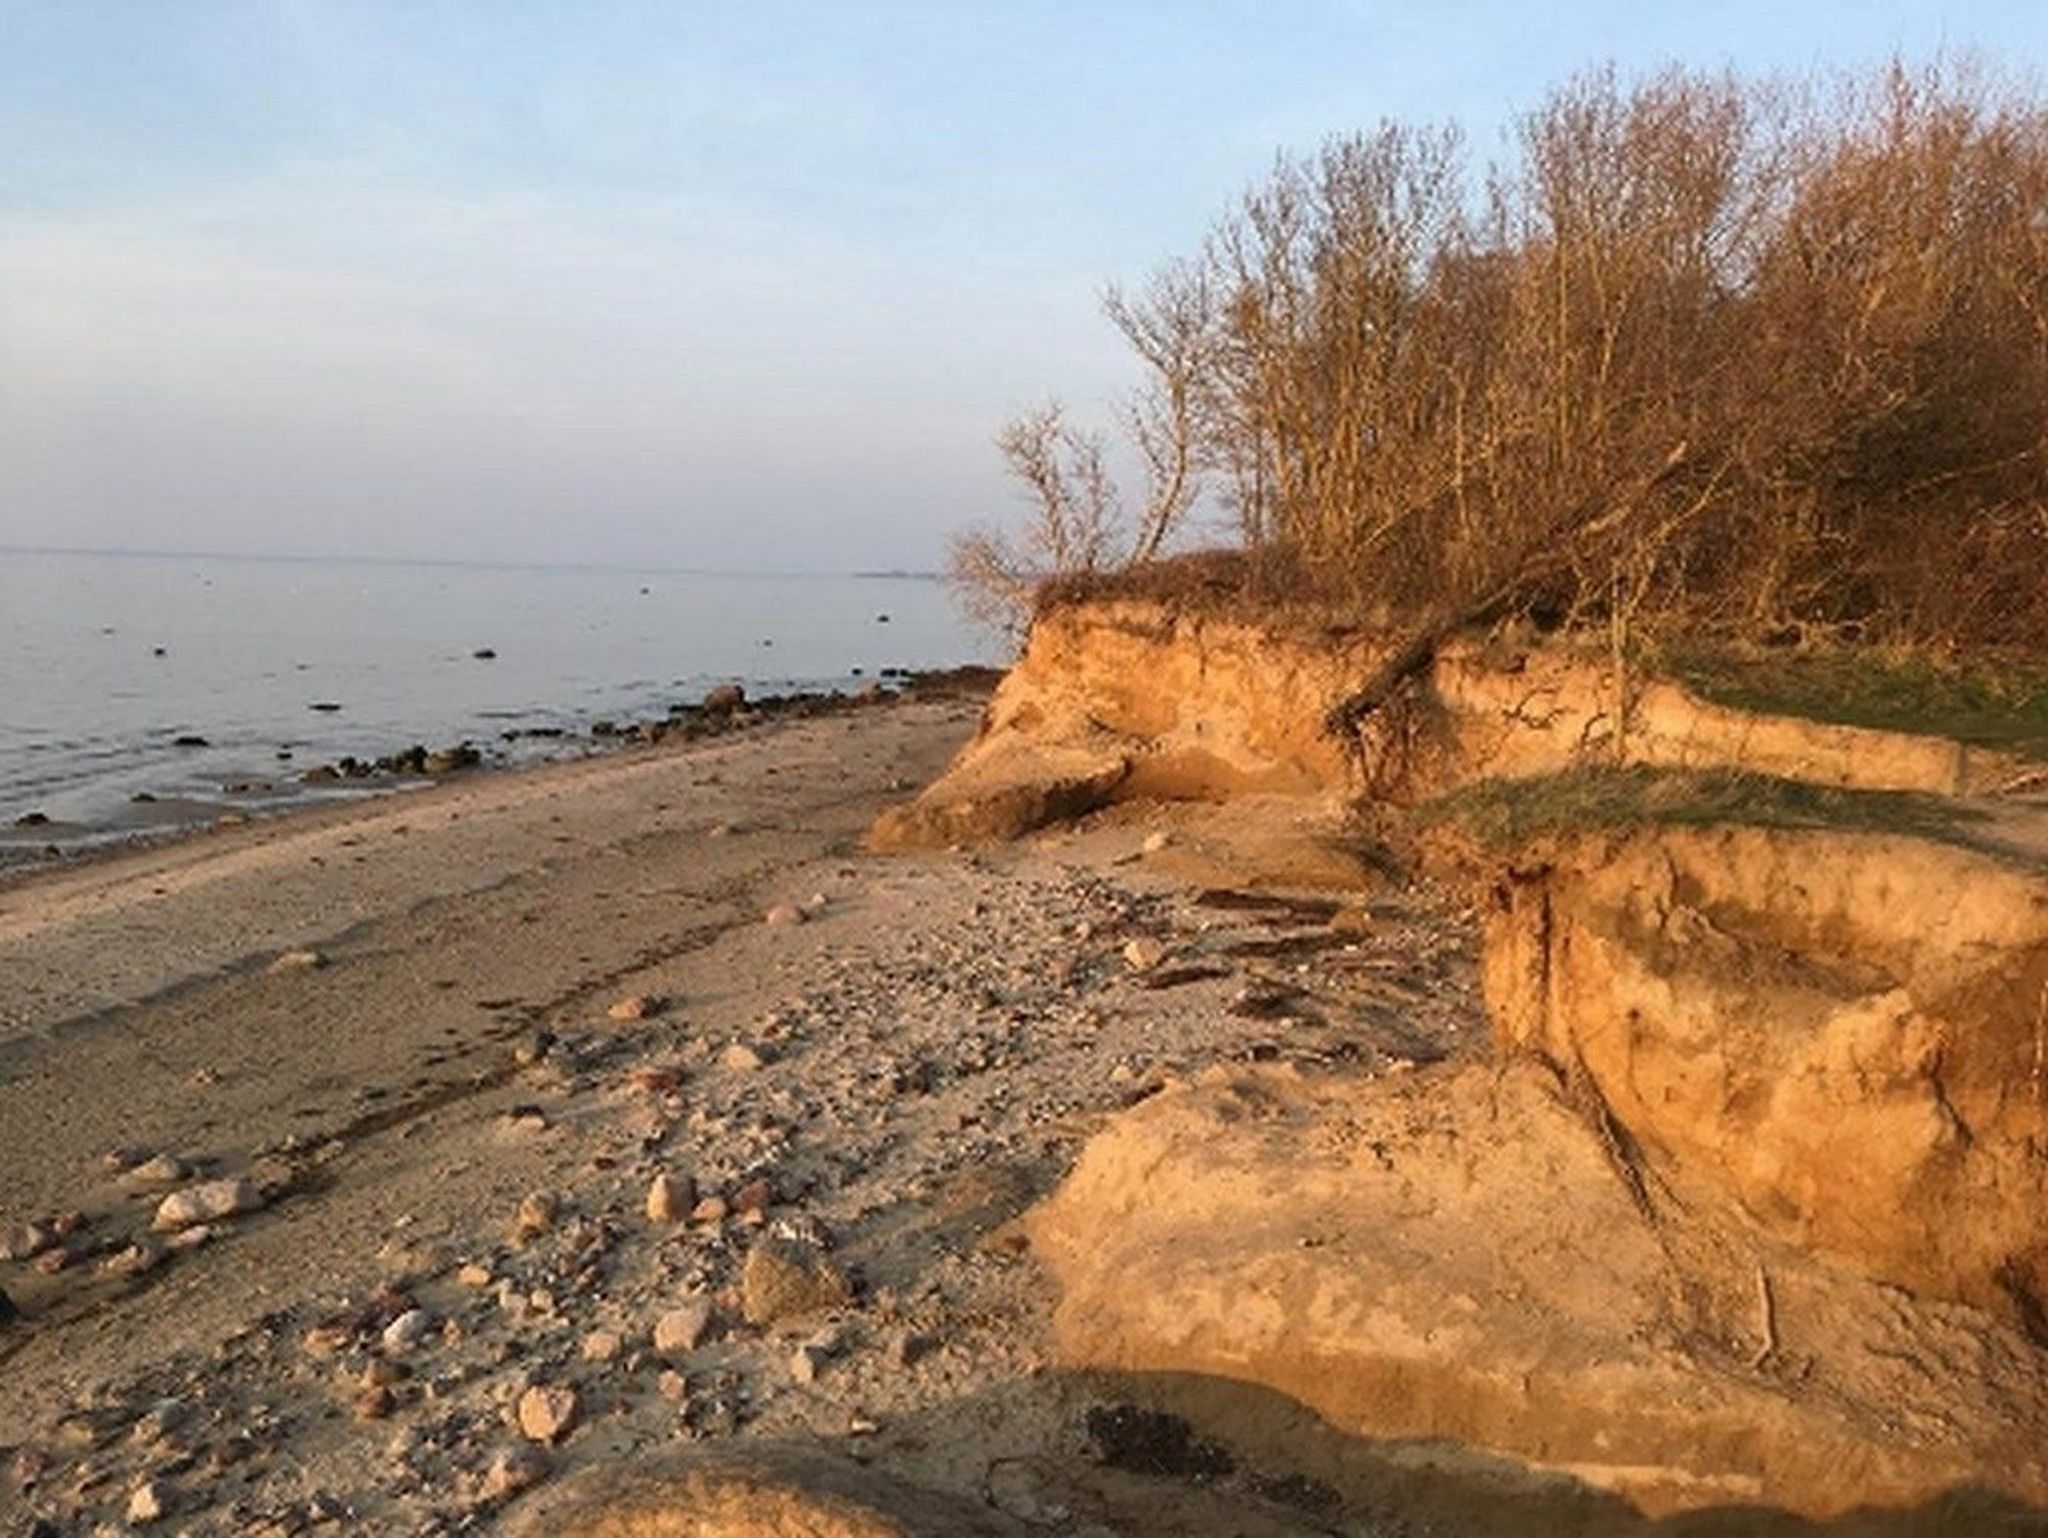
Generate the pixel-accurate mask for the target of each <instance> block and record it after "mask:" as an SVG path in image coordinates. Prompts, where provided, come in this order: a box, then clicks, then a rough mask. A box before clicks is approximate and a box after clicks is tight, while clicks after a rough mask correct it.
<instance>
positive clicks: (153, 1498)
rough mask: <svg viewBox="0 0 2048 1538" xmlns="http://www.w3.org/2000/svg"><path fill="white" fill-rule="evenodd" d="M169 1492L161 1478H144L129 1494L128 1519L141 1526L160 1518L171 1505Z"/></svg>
mask: <svg viewBox="0 0 2048 1538" xmlns="http://www.w3.org/2000/svg"><path fill="white" fill-rule="evenodd" d="M168 1494H169V1492H167V1491H166V1490H165V1488H164V1485H163V1482H162V1481H161V1480H156V1479H149V1480H144V1481H143V1482H142V1483H141V1484H139V1485H137V1486H136V1487H135V1488H134V1489H133V1490H132V1491H130V1492H129V1495H128V1520H129V1521H130V1522H133V1523H135V1524H136V1525H137V1526H141V1525H142V1524H144V1523H147V1522H155V1521H157V1520H159V1519H160V1518H161V1517H162V1516H163V1514H164V1511H165V1509H166V1508H167V1506H168V1505H169V1499H168Z"/></svg>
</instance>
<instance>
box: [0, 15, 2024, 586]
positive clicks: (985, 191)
mask: <svg viewBox="0 0 2048 1538" xmlns="http://www.w3.org/2000/svg"><path fill="white" fill-rule="evenodd" d="M1938 50H1947V51H1949V52H1951V53H1955V52H1976V53H1979V54H1981V55H1982V56H1984V57H1985V58H1987V59H1989V60H1991V61H1993V62H1994V63H1998V64H2001V65H2004V66H2007V67H2011V68H2016V69H2019V70H2021V71H2030V72H2034V73H2037V74H2038V73H2040V72H2041V71H2042V70H2043V67H2044V66H2048V4H2043V3H2041V0H2011V3H2004V0H1980V3H1976V4H1962V3H1954V4H1939V3H1903V0H1864V3H1857V4H1853V5H1852V4H1848V3H1845V0H1834V3H1827V4H1804V3H1798V0H1770V3H1761V0H1716V3H1711V4H1709V3H1702V0H1684V3H1669V4H1667V3H1663V0H1655V3H1651V0H1637V3H1625V0H1611V3H1607V4H1591V3H1582V0H1545V3H1542V4H1534V3H1530V0H1515V3H1493V0H1487V3H1460V0H1410V3H1405V4H1383V3H1368V0H1302V3H1295V4H1290V3H1287V0H1264V3H1226V0H1183V3H1167V0H1148V3H1137V0H1096V3H1093V4H1068V3H1021V0H1020V3H1004V4H997V3H993V0H991V3H985V4H981V3H968V0H960V3H954V4H934V3H866V0H824V3H815V4H803V5H791V4H775V3H772V0H749V3H740V4H729V5H724V4H721V5H713V4H698V3H685V0H670V3H665V4H642V3H628V0H562V3H540V0H488V3H477V4H461V3H455V0H404V3H377V0H242V3H211V0H153V3H145V0H49V3H28V0H0V546H17V547H20V546H34V547H65V548H87V549H109V550H177V551H208V552H214V551H218V552H237V553H253V554H290V555H352V556H369V557H378V558H394V559H408V558H421V559H456V560H503V561H517V562H541V563H557V562H560V563H592V564H618V565H627V566H655V567H666V566H680V567H694V568H700V569H703V568H708V569H717V570H769V571H827V570H862V569H891V568H910V569H921V568H928V567H931V566H934V565H936V564H938V562H939V561H940V559H941V554H942V550H943V547H944V542H945V539H946V536H947V535H948V533H949V532H951V531H953V530H955V529H958V528H960V527H962V526H965V525H968V524H973V523H978V522H984V521H988V520H991V519H999V518H1001V517H1003V516H1005V515H1006V514H1007V513H1010V512H1012V511H1014V510H1016V509H1017V507H1018V501H1017V494H1016V493H1015V491H1014V490H1013V489H1012V488H1011V486H1010V485H1009V484H1008V483H1007V481H1006V480H1005V478H1004V476H1003V474H1002V471H1001V467H1000V463H999V461H998V458H997V456H996V454H995V451H994V449H993V447H992V443H991V439H992V437H993V435H994V433H995V431H996V430H997V428H998V427H999V426H1000V425H1001V423H1002V422H1003V420H1004V419H1006V418H1007V417H1009V416H1010V415H1012V414H1014V413H1015V412H1017V411H1019V410H1021V409H1024V408H1027V407H1030V406H1033V405H1035V404H1037V403H1039V402H1041V401H1043V400H1045V399H1047V398H1048V397H1052V396H1058V397H1060V398H1062V399H1063V400H1065V401H1066V402H1067V403H1068V404H1069V406H1070V407H1071V409H1072V410H1073V412H1074V413H1075V415H1076V416H1077V417H1078V418H1080V419H1081V420H1083V421H1084V422H1086V421H1097V422H1106V421H1107V420H1109V411H1110V403H1111V402H1112V401H1113V400H1114V399H1115V398H1116V396H1117V395H1118V394H1119V393H1120V392H1121V391H1123V390H1125V389H1127V388H1128V387H1129V386H1130V385H1131V384H1132V383H1133V382H1134V381H1135V371H1134V370H1133V368H1132V366H1131V364H1130V363H1129V361H1128V359H1127V357H1126V355H1125V353H1124V351H1123V348H1122V344H1121V342H1120V341H1119V339H1118V338H1117V336H1116V335H1115V333H1114V331H1113V330H1112V328H1111V327H1110V326H1109V325H1108V323H1107V322H1106V321H1105V320H1104V319H1103V318H1102V316H1101V311H1100V299H1101V294H1102V290H1103V288H1104V286H1105V285H1106V284H1109V283H1111V282H1124V283H1133V282H1138V281H1142V279H1143V277H1144V276H1145V274H1146V273H1147V272H1148V271H1149V270H1151V269H1152V268H1153V267H1155V266H1156V265H1158V264H1159V263H1160V262H1162V261H1164V260H1166V259H1168V258H1170V257H1172V256H1175V255H1177V254H1180V253H1183V252H1187V251H1190V250H1192V249H1193V248H1194V247H1195V245H1196V244H1197V243H1198V242H1199V240H1200V238H1201V235H1202V233H1203V231H1204V230H1205V229H1206V228H1207V227H1208V225H1209V224H1210V223H1211V221H1212V220H1213V219H1214V218H1215V217H1216V216H1217V215H1218V214H1219V213H1220V212H1222V210H1223V209H1224V208H1225V206H1226V205H1227V204H1228V203H1229V201H1230V200H1231V199H1232V197H1233V196H1235V195H1236V194H1237V193H1239V192H1240V191H1242V190H1243V189H1244V188H1245V187H1246V186H1248V185H1249V184H1250V183H1251V182H1253V181H1254V180H1255V179H1257V177H1258V176H1259V175H1260V173H1261V172H1262V170H1263V169H1264V168H1266V167H1268V166H1269V165H1270V164H1271V163H1272V159H1273V157H1274V155H1275V154H1276V153H1277V152H1280V151H1282V150H1306V149H1311V148H1313V147H1314V146H1315V145H1316V144H1317V143H1318V142H1319V141H1320V140H1321V139H1322V138H1323V137H1325V136H1326V135H1328V134H1331V133H1335V132H1341V131H1346V130H1350V129H1357V128H1365V127H1369V126H1371V125H1372V124H1374V123H1377V122H1378V121H1380V120H1382V119H1384V118H1400V119H1409V120H1420V121H1441V120H1444V119H1447V118H1455V119H1457V120H1459V121H1460V122H1462V123H1463V124H1464V125H1465V127H1466V129H1467V131H1468V133H1469V134H1470V136H1471V138H1472V140H1473V142H1474V144H1475V146H1477V147H1478V148H1479V149H1481V150H1482V151H1483V150H1488V149H1490V148H1491V147H1492V146H1493V145H1495V144H1496V143H1497V142H1498V140H1499V136H1500V134H1501V132H1502V131H1503V127H1504V125H1505V124H1506V123H1507V122H1508V121H1509V120H1510V119H1511V117H1512V115H1513V114H1514V113H1515V112H1516V111H1518V110H1522V109H1526V108H1528V107H1530V106H1532V105H1533V104H1534V103H1535V102H1536V101H1537V100H1538V99H1539V98H1540V97H1541V95H1542V94H1543V92H1544V91H1545V89H1546V88H1547V87H1549V86H1550V85H1552V84H1555V83H1556V82H1558V81H1559V80H1560V79H1562V78H1563V77H1565V76H1567V75H1569V74H1570V73H1572V72H1573V71H1574V70H1577V69H1579V68H1582V67H1585V66H1588V65H1594V64H1599V63H1603V62H1606V61H1609V60H1612V61H1614V62H1616V63H1617V64H1619V65H1620V66H1621V67H1622V69H1623V70H1624V71H1634V70H1637V69H1651V68H1655V67H1658V66H1660V65H1662V64H1664V63H1667V62H1671V61H1674V60H1675V61H1680V62H1685V63H1690V64H1696V65H1704V66H1713V67H1718V66H1722V65H1734V66H1736V67H1738V68H1742V69H1745V70H1753V71H1759V72H1762V71H1772V70H1791V71H1804V70H1808V69H1811V68H1814V67H1816V66H1844V65H1846V66H1854V65H1859V64H1867V63H1873V62H1877V61H1881V60H1882V59H1884V58H1885V57H1887V56H1888V55H1890V54H1892V53H1894V52H1902V53H1904V54H1906V55H1907V56H1909V57H1916V58H1918V57H1925V56H1928V55H1930V54H1932V53H1934V52H1936V51H1938Z"/></svg>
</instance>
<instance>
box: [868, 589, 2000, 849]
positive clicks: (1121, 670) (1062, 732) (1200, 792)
mask: <svg viewBox="0 0 2048 1538" xmlns="http://www.w3.org/2000/svg"><path fill="white" fill-rule="evenodd" d="M1391 650H1392V643H1391V642H1390V640H1389V639H1388V638H1387V637H1382V636H1371V635H1365V634H1363V633H1359V632H1305V631H1291V630H1286V629H1278V628H1270V627H1263V626H1260V625H1257V624H1254V623H1250V622H1247V621H1243V620H1236V619H1225V618H1213V617H1207V616H1203V615H1200V614H1196V613H1192V612H1188V611H1186V610H1183V609H1178V608H1175V607H1173V606H1171V605H1168V604H1162V603H1159V602H1156V601H1151V600H1134V599H1127V600H1115V601H1103V602H1097V603H1087V604H1074V605H1068V606H1064V607H1060V608H1056V609H1054V610H1052V611H1051V612H1049V613H1047V614H1045V615H1044V616H1042V617H1041V618H1040V619H1039V620H1038V622H1037V623H1036V624H1035V625H1033V627H1032V630H1031V635H1030V639H1029V642H1028V644H1027V645H1026V647H1025V651H1024V655H1023V656H1022V657H1021V658H1019V659H1018V662H1017V664H1016V666H1015V667H1014V668H1012V669H1011V671H1010V673H1009V675H1008V676H1007V677H1006V678H1005V679H1004V680H1003V683H1002V686H1001V687H1000V688H999V689H998V690H997V691H996V695H995V698H994V699H993V700H992V701H991V702H990V705H989V707H988V711H987V714H986V715H985V716H984V718H983V721H982V726H981V730H980V732H979V733H978V734H977V735H976V737H975V739H974V740H973V741H972V742H971V743H969V744H968V746H967V747H966V748H965V749H963V750H962V752H961V753H960V755H959V757H958V758H957V759H956V760H955V761H954V763H953V765H952V767H951V768H950V769H949V770H948V771H947V773H946V774H945V775H944V776H943V777H942V778H941V779H940V780H939V781H938V782H937V783H935V784H934V785H932V786H931V787H929V788H928V789H927V790H926V791H925V792H924V793H923V794H922V795H920V796H918V797H917V799H916V800H915V801H913V802H912V803H910V804H909V805H907V806H904V807H899V808H896V809H894V810H892V811H891V812H889V813H888V814H887V815H885V816H884V817H883V818H882V820H881V822H880V823H879V824H878V825H877V826H876V828H875V831H874V836H873V842H874V843H875V845H876V846H877V847H880V848H904V847H911V846H919V845H923V846H944V845H948V844H956V843H973V842H983V841H996V840H1001V839H1006V838H1014V837H1016V836H1017V835H1019V834H1021V833H1024V832H1028V831H1030V830H1031V829H1032V828H1034V827H1038V826H1041V825H1043V824H1045V823H1048V822H1054V821H1060V820H1064V819H1067V818H1072V817H1076V816H1079V815H1082V814H1084V813H1086V812H1088V811H1092V810H1094V809H1095V808H1097V807H1100V806H1103V805H1106V804H1108V803H1109V802H1112V801H1116V800H1123V799H1127V798H1139V797H1161V798H1167V799H1219V800H1220V799H1224V798H1227V797H1231V796H1238V795H1244V794H1253V793H1257V794H1275V793H1278V794H1292V795H1300V796H1304V797H1325V798H1332V799H1335V800H1340V801H1341V800H1348V799H1355V798H1357V797H1360V796H1364V795H1368V794H1369V795H1372V796H1375V797H1380V798H1385V799H1391V800H1396V801H1413V800H1417V799H1422V798H1425V797H1428V796H1432V795H1437V794H1440V793H1442V792H1444V791H1446V790H1449V789H1452V788H1454V787H1456V786H1458V785H1461V784H1466V783H1469V782H1471V781H1474V780H1478V779H1484V778H1488V777H1496V776H1509V777H1524V776H1530V775H1540V774H1555V773H1558V772H1560V771H1562V770H1565V769H1570V768H1574V767H1579V766H1583V765H1587V764H1642V765H1650V766H1655V767H1666V768H1687V769H1704V768H1736V769H1745V770H1752V771H1755V772H1758V773H1764V774H1774V775H1782V776H1785V777H1788V778H1793V779H1803V780H1810V781H1813V782H1815V783H1818V784H1825V785H1835V786H1843V787H1848V788H1851V789H1861V790H1913V791H1925V792H1931V793H1934V794H1940V795H1949V794H1956V793H1960V792H1964V791H1969V790H1974V789H1978V788H1981V787H1983V786H1984V785H1986V784H1990V783H1994V782H1996V781H1998V780H1999V779H2000V778H2001V777H2002V776H2005V775H2008V774H2009V773H2010V772H2011V766H2010V765H2009V764H2007V763H2006V761H2005V760H2004V759H2002V758H2000V757H1998V756H1997V755H1987V754H1984V753H1980V752H1974V751H1972V750H1970V749H1968V748H1965V747H1963V746H1961V745H1960V744H1957V743H1953V742H1949V741H1946V740H1944V739H1941V738H1935V737H1923V736H1915V735H1912V734H1909V733H1902V732H1880V731H1869V730H1865V729H1862V728H1858V727H1849V726H1832V725H1826V724H1822V723H1818V722H1813V721H1806V720H1799V719H1796V718H1792V717H1783V716H1763V715H1756V714H1751V713H1747V712H1742V711H1736V710H1730V709H1726V708H1724V707H1722V706H1718V705H1713V704H1710V703H1708V702H1705V701H1703V700H1700V699H1698V698H1697V697H1695V696H1694V695H1692V694H1690V693H1688V692H1687V691H1686V690H1684V689H1682V688H1680V687H1678V686H1677V685H1675V684H1672V683H1669V682H1661V681H1657V680H1654V679H1652V680H1643V679H1636V680H1632V681H1631V685H1630V689H1629V693H1628V697H1627V704H1626V708H1625V710H1624V709H1623V707H1622V705H1621V703H1620V696H1619V695H1618V694H1617V692H1616V689H1615V685H1614V680H1613V677H1612V674H1611V673H1610V671H1609V670H1608V669H1607V668H1606V667H1605V666H1604V665H1603V663H1602V661H1601V659H1599V658H1598V657H1596V656H1593V655H1591V654H1589V653H1582V652H1573V651H1567V650H1562V649H1557V648H1532V649H1520V650H1517V649H1511V648H1502V647H1497V646H1481V645H1477V644H1460V645H1454V646H1450V647H1447V648H1446V649H1445V650H1444V651H1443V652H1442V653H1441V654H1440V655H1439V656H1438V657H1437V659H1436V660H1435V662H1434V663H1433V664H1432V666H1431V667H1430V669H1429V670H1428V672H1427V673H1426V674H1425V675H1424V676H1423V677H1422V679H1421V680H1420V687H1419V688H1418V689H1417V690H1416V691H1415V692H1414V694H1413V695H1412V696H1411V697H1409V698H1407V699H1405V700H1404V701H1403V702H1402V703H1401V704H1400V706H1399V707H1398V708H1394V709H1390V710H1387V711H1385V712H1382V713H1380V714H1379V715H1376V716H1375V717H1373V718H1371V719H1370V720H1369V721H1368V723H1367V726H1366V728H1365V730H1364V732H1363V734H1362V735H1361V736H1359V737H1357V738H1355V739H1348V738H1345V737H1342V736H1339V735H1337V734H1334V733H1333V732H1332V731H1331V730H1330V729H1329V728H1328V726H1327V725H1326V722H1327V718H1328V717H1329V715H1330V712H1331V710H1332V709H1333V708H1334V707H1336V706H1337V705H1339V704H1341V703H1342V702H1343V701H1344V700H1345V699H1347V698H1348V697H1349V696H1351V695H1352V694H1353V693H1354V692H1356V691H1357V690H1358V689H1359V688H1360V687H1361V686H1362V685H1363V684H1364V683H1365V682H1366V681H1367V680H1368V679H1370V678H1371V677H1372V676H1373V674H1374V672H1375V671H1376V670H1377V669H1378V667H1379V666H1380V665H1381V664H1382V663H1383V662H1384V661H1385V659H1386V658H1387V656H1388V655H1389V654H1390V652H1391ZM1617 721H1621V722H1622V725H1621V728H1620V730H1619V731H1617V729H1616V722H1617Z"/></svg>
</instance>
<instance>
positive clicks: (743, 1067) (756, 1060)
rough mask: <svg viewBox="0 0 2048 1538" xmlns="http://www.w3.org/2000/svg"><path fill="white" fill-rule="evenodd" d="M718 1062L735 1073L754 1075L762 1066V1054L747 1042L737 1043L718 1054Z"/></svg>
mask: <svg viewBox="0 0 2048 1538" xmlns="http://www.w3.org/2000/svg"><path fill="white" fill-rule="evenodd" d="M718 1061H719V1062H720V1063H721V1064H722V1065H723V1066H725V1067H727V1068H730V1069H731V1070H732V1071H733V1072H735V1073H752V1072H753V1071H754V1070H755V1069H756V1068H759V1067H760V1066H761V1062H762V1058H761V1054H760V1053H759V1052H758V1051H756V1050H755V1049H754V1048H752V1047H750V1046H748V1045H747V1044H746V1043H745V1042H742V1041H736V1042H734V1043H733V1044H732V1045H731V1046H729V1047H727V1048H726V1049H725V1050H724V1051H723V1052H721V1053H719V1054H718Z"/></svg>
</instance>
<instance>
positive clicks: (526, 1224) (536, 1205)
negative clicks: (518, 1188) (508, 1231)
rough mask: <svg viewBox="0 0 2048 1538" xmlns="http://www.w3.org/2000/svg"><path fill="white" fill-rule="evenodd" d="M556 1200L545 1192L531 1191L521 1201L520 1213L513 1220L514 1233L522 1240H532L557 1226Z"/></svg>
mask: <svg viewBox="0 0 2048 1538" xmlns="http://www.w3.org/2000/svg"><path fill="white" fill-rule="evenodd" d="M556 1210H557V1208H556V1202H555V1199H554V1198H553V1197H552V1196H550V1195H548V1194H547V1192H545V1191H530V1192H528V1193H527V1194H526V1195H525V1196H523V1197H521V1198H520V1200H519V1211H518V1213H517V1214H515V1215H514V1217H513V1219H512V1233H513V1235H514V1237H516V1238H520V1239H531V1238H533V1237H535V1236H536V1235H539V1234H544V1233H546V1232H547V1231H548V1230H549V1229H551V1228H553V1227H554V1226H555V1213H556Z"/></svg>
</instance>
